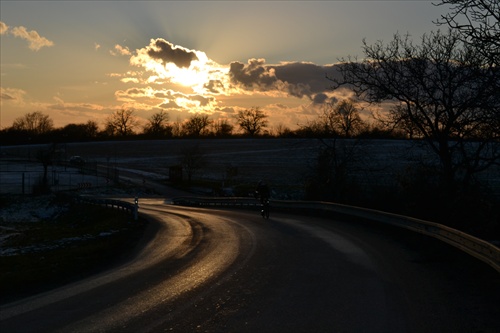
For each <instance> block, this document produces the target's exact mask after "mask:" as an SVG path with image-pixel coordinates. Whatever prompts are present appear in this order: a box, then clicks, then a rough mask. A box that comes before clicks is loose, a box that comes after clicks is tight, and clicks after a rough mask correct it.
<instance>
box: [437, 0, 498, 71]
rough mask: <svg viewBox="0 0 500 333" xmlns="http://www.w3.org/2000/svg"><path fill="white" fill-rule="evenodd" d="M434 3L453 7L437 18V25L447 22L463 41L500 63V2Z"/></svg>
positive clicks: (458, 0) (463, 0) (456, 0)
mask: <svg viewBox="0 0 500 333" xmlns="http://www.w3.org/2000/svg"><path fill="white" fill-rule="evenodd" d="M437 5H438V6H442V5H451V6H452V7H451V12H450V13H447V14H446V15H441V18H440V19H439V20H437V22H436V23H437V24H438V25H443V24H445V25H448V26H449V27H450V28H451V29H453V30H455V31H457V32H458V34H459V36H460V38H461V40H462V42H464V43H469V44H471V45H472V46H473V47H474V48H475V49H477V50H478V51H479V52H481V53H482V55H483V56H485V57H486V58H488V59H489V61H491V62H493V63H494V64H496V66H500V1H498V0H441V2H440V3H438V4H437Z"/></svg>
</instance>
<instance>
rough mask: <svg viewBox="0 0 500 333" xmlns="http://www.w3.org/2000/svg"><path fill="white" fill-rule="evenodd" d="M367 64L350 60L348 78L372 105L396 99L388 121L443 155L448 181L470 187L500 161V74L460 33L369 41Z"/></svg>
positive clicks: (345, 73) (344, 82) (346, 66)
mask: <svg viewBox="0 0 500 333" xmlns="http://www.w3.org/2000/svg"><path fill="white" fill-rule="evenodd" d="M363 45H364V46H363V50H364V53H365V55H366V58H365V60H363V61H361V62H358V61H356V60H353V59H351V58H349V59H348V60H344V64H343V65H341V66H340V67H339V70H340V72H341V74H342V78H341V79H340V80H338V79H335V78H331V80H332V81H333V82H334V88H336V87H339V86H341V85H345V86H347V87H350V88H351V89H353V90H354V91H355V92H356V94H357V95H358V96H359V97H360V98H364V99H365V100H366V101H368V102H371V103H381V102H387V101H392V102H393V103H394V106H395V107H394V108H393V109H392V110H391V113H389V114H388V121H389V122H393V123H399V124H400V125H403V126H409V127H408V130H411V131H412V133H414V134H416V135H417V136H419V137H421V138H423V139H424V140H425V141H426V142H427V143H428V145H429V147H430V148H431V149H432V151H434V152H435V153H436V154H437V156H438V157H439V161H440V166H439V168H440V170H441V176H442V181H443V184H444V185H445V186H446V187H447V188H452V187H453V186H454V183H455V180H456V179H457V177H459V179H461V180H462V181H464V185H467V182H468V181H469V180H470V179H471V177H472V176H473V174H474V173H477V172H479V171H481V170H484V169H485V168H487V167H489V166H491V165H492V164H493V163H496V162H497V161H498V159H499V158H500V148H499V147H498V139H499V138H500V126H499V124H500V115H499V113H500V97H499V93H498V91H499V90H498V89H497V88H498V86H499V80H500V75H499V69H498V68H497V67H495V66H494V65H492V64H491V63H489V62H488V61H486V59H485V58H484V57H483V56H481V54H479V53H478V52H477V50H476V49H475V48H474V47H473V46H472V45H470V44H463V43H461V41H460V36H458V35H457V33H454V32H450V33H448V34H443V33H440V32H436V33H431V34H429V35H424V36H423V38H422V41H421V45H415V44H413V42H412V41H411V40H410V39H409V37H408V36H404V37H402V36H400V35H399V34H396V35H395V36H394V39H393V40H392V41H391V42H390V43H389V44H387V45H384V44H383V43H382V42H377V43H375V44H374V45H367V44H366V42H365V41H363Z"/></svg>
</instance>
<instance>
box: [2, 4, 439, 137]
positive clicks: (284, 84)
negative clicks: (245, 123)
mask: <svg viewBox="0 0 500 333" xmlns="http://www.w3.org/2000/svg"><path fill="white" fill-rule="evenodd" d="M28 4H29V6H30V8H31V9H30V13H32V14H26V9H25V8H26V6H27V5H28ZM0 7H1V11H0V13H1V17H0V36H1V40H0V42H1V58H0V60H1V86H0V89H1V123H0V127H1V128H2V129H3V128H6V127H9V126H11V125H12V123H13V121H14V120H15V119H16V118H18V117H20V116H22V115H24V114H26V113H29V112H34V111H41V112H43V113H45V114H47V115H49V116H50V117H51V118H52V119H53V120H54V125H55V126H56V127H59V126H64V125H66V124H69V123H85V122H86V121H88V120H94V121H96V122H97V123H99V124H102V121H103V120H104V119H106V117H108V116H109V115H110V114H112V113H113V112H114V111H115V110H119V109H122V108H128V109H133V110H134V111H135V114H136V115H137V116H138V118H139V119H140V120H141V121H143V122H145V121H146V120H147V119H148V118H149V117H150V116H151V115H152V114H154V113H156V112H159V111H160V110H164V111H165V112H167V113H168V114H169V116H170V119H179V120H181V121H182V120H183V119H186V118H187V117H189V116H190V115H192V114H193V113H195V112H198V113H200V112H201V113H207V114H209V115H210V116H211V117H212V118H213V119H214V120H216V119H231V118H232V117H234V115H235V114H236V113H237V112H238V111H239V110H243V109H246V108H250V107H254V106H256V107H260V108H261V109H262V110H264V111H265V112H266V113H267V114H269V120H270V123H271V124H276V125H277V124H281V125H285V126H287V127H290V128H296V127H297V126H299V125H300V124H304V123H306V122H307V121H309V120H311V118H313V117H315V116H316V115H318V114H319V113H320V112H321V110H322V107H323V103H327V102H328V101H331V100H332V98H336V99H342V98H346V96H348V95H349V93H348V92H346V91H332V90H331V89H330V82H329V81H327V80H326V79H325V74H326V73H329V74H332V73H333V72H334V64H335V63H337V62H338V61H339V59H340V58H341V57H347V56H349V55H353V56H361V54H360V49H361V43H362V39H363V38H367V40H368V41H372V42H374V41H376V40H379V39H386V40H388V39H390V38H391V37H392V35H393V34H394V33H395V32H397V31H400V32H403V31H408V32H410V33H412V34H413V35H415V36H418V35H421V34H422V33H425V32H428V31H431V30H435V25H434V24H433V22H432V21H433V20H435V19H436V18H437V17H439V15H440V13H441V12H442V11H443V10H445V8H436V7H435V6H433V5H432V3H431V2H430V1H408V2H406V1H392V2H386V1H369V2H367V1H363V2H357V1H352V2H350V1H339V2H338V1H319V2H308V1H279V2H260V1H258V2H252V1H250V2H229V1H227V2H226V1H222V2H219V1H203V2H197V1H166V2H154V1H151V2H150V1H140V2H139V1H137V2H134V1H127V2H122V1H109V2H94V1H78V2H71V1H67V2H50V1H37V2H24V1H2V2H1V3H0ZM34 13H36V14H34ZM364 116H365V117H368V112H366V114H364Z"/></svg>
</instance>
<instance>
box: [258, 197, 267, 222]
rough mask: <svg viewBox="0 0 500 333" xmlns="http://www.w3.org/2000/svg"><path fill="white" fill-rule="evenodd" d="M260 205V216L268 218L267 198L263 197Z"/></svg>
mask: <svg viewBox="0 0 500 333" xmlns="http://www.w3.org/2000/svg"><path fill="white" fill-rule="evenodd" d="M261 207H262V209H261V211H260V215H262V217H263V218H264V219H266V220H267V219H269V199H264V200H263V201H262V204H261Z"/></svg>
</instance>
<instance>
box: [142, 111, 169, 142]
mask: <svg viewBox="0 0 500 333" xmlns="http://www.w3.org/2000/svg"><path fill="white" fill-rule="evenodd" d="M168 120H169V116H168V113H166V112H164V111H163V110H161V111H160V112H158V113H155V114H153V115H152V116H151V117H150V118H149V122H148V123H147V124H146V125H145V126H144V133H145V134H149V135H152V136H155V137H165V136H172V126H170V125H169V124H168Z"/></svg>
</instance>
